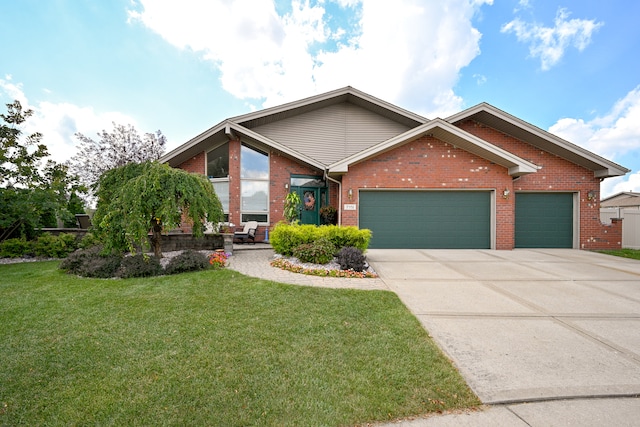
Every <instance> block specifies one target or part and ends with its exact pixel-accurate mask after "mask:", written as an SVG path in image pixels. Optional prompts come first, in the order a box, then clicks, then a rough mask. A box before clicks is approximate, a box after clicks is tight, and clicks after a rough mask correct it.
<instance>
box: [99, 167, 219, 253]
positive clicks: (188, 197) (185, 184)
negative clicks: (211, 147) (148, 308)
mask: <svg viewBox="0 0 640 427" xmlns="http://www.w3.org/2000/svg"><path fill="white" fill-rule="evenodd" d="M97 196H98V205H97V210H96V213H95V215H94V217H93V224H94V227H95V228H96V232H97V233H98V235H99V236H100V238H101V239H102V241H103V243H104V246H105V249H106V250H107V251H109V252H123V251H126V250H129V251H131V252H135V251H136V248H143V249H148V248H149V233H150V232H151V239H150V240H151V246H152V248H153V253H154V255H155V256H157V257H161V256H162V249H161V235H162V233H163V232H168V231H170V230H172V229H174V228H177V227H178V226H179V225H180V223H181V222H182V221H183V220H186V221H188V222H190V223H192V226H193V234H194V236H196V237H198V236H202V235H203V233H204V228H205V222H214V223H216V222H220V221H222V220H223V218H224V215H223V211H222V205H221V203H220V200H219V199H218V196H217V195H216V193H215V191H214V190H213V186H212V185H211V183H210V182H209V181H208V180H207V179H206V178H205V177H204V176H202V175H197V174H192V173H188V172H186V171H183V170H181V169H174V168H171V167H169V166H167V165H166V164H159V163H157V162H144V163H130V164H128V165H125V166H122V167H119V168H115V169H112V170H109V171H107V172H105V173H104V174H103V175H102V176H101V177H100V179H99V181H98V187H97Z"/></svg>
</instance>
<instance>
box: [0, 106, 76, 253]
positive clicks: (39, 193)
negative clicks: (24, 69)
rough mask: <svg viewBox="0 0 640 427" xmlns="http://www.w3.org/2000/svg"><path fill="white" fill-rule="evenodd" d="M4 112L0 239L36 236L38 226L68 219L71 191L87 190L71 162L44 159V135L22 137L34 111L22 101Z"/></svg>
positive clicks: (0, 136) (0, 139)
mask: <svg viewBox="0 0 640 427" xmlns="http://www.w3.org/2000/svg"><path fill="white" fill-rule="evenodd" d="M7 110H8V112H7V114H0V118H1V119H2V122H4V123H0V206H2V209H0V241H2V240H6V239H9V238H12V237H29V238H33V237H34V236H35V230H37V229H39V228H41V227H43V226H45V225H55V219H56V218H60V219H62V220H68V219H69V218H70V215H71V214H70V213H69V211H68V198H69V194H70V193H71V192H73V191H76V192H84V190H85V189H84V188H83V187H82V186H81V185H79V184H78V181H77V179H76V178H75V177H73V176H71V175H70V174H69V170H68V168H67V166H65V165H61V164H56V163H55V162H52V161H48V162H47V163H46V164H45V165H43V162H44V159H45V158H46V157H47V156H48V155H49V153H48V151H47V147H46V146H45V145H44V144H41V143H40V141H41V139H42V135H41V134H40V133H33V134H31V135H29V136H27V137H26V138H24V140H23V141H21V140H20V139H21V136H22V130H21V129H20V126H21V125H22V124H23V123H24V122H25V121H26V120H27V119H28V118H29V117H30V116H31V115H32V114H33V111H31V110H26V111H23V110H22V105H21V104H20V102H19V101H15V102H13V103H11V104H7Z"/></svg>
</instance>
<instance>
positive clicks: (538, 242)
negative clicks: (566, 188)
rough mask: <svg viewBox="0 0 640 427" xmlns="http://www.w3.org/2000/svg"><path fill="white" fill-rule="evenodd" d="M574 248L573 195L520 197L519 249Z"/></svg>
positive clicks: (517, 210) (517, 235)
mask: <svg viewBox="0 0 640 427" xmlns="http://www.w3.org/2000/svg"><path fill="white" fill-rule="evenodd" d="M572 247H573V194H572V193H516V248H572Z"/></svg>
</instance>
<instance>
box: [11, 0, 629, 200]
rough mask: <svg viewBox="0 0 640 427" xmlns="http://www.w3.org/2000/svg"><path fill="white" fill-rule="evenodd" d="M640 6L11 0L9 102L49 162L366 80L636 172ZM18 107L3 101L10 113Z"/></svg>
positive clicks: (194, 131)
mask: <svg viewBox="0 0 640 427" xmlns="http://www.w3.org/2000/svg"><path fill="white" fill-rule="evenodd" d="M638 18H640V2H630V1H628V0H608V1H602V0H562V1H556V0H394V1H393V2H391V1H385V0H296V1H291V0H181V1H179V2H177V1H172V0H109V1H98V0H0V40H2V41H3V43H2V50H1V51H0V102H1V103H2V104H6V103H9V102H12V101H13V100H14V99H18V100H19V101H20V102H21V103H22V104H23V106H25V107H28V108H31V109H32V110H33V111H34V115H33V117H32V118H31V119H30V120H29V121H28V122H27V124H26V125H25V128H24V131H25V133H30V132H35V131H38V132H41V133H42V134H43V139H42V142H43V143H45V144H46V145H47V146H48V147H49V151H50V153H51V158H52V159H54V160H56V161H59V162H62V161H65V160H66V159H68V158H70V157H71V156H73V154H75V150H76V147H77V145H78V144H79V140H78V139H77V138H76V137H75V134H76V133H78V132H79V133H82V134H84V135H86V136H88V137H91V138H96V139H97V133H98V132H99V131H101V130H103V129H104V130H107V131H110V130H111V129H112V128H113V125H112V123H113V122H115V123H118V124H132V125H134V126H135V127H136V128H137V129H138V131H139V132H140V133H146V132H155V131H157V130H160V131H161V132H162V133H163V134H164V135H165V136H166V137H167V140H168V141H167V149H168V151H169V150H171V149H173V148H176V147H178V146H179V145H181V144H183V143H184V142H186V141H188V140H189V139H191V138H193V137H195V136H197V135H198V134H200V133H202V132H204V131H206V130H207V129H209V128H210V127H212V126H214V125H215V124H217V123H219V122H220V121H222V120H224V119H226V118H229V117H233V116H236V115H240V114H245V113H248V112H251V111H255V110H259V109H262V108H265V107H270V106H274V105H279V104H282V103H285V102H289V101H294V100H298V99H301V98H304V97H307V96H311V95H315V94H319V93H323V92H327V91H331V90H334V89H339V88H342V87H345V86H353V87H355V88H357V89H359V90H361V91H364V92H366V93H368V94H370V95H372V96H375V97H377V98H380V99H382V100H384V101H388V102H391V103H393V104H396V105H398V106H400V107H403V108H405V109H408V110H411V111H413V112H416V113H419V114H421V115H423V116H425V117H428V118H436V117H442V118H445V117H447V116H449V115H451V114H453V113H456V112H459V111H461V110H463V109H465V108H468V107H471V106H474V105H476V104H478V103H480V102H488V103H489V104H492V105H494V106H495V107H498V108H500V109H502V110H504V111H506V112H508V113H510V114H512V115H515V116H517V117H519V118H520V119H522V120H525V121H527V122H529V123H531V124H533V125H535V126H538V127H539V128H542V129H545V130H548V131H550V132H552V133H554V134H556V135H558V136H560V137H562V138H564V139H567V140H568V141H570V142H572V143H574V144H577V145H579V146H581V147H583V148H586V149H588V150H590V151H593V152H594V153H596V154H599V155H601V156H603V157H605V158H607V159H609V160H612V161H614V162H616V163H618V164H620V165H622V166H624V167H626V168H628V169H631V172H630V173H629V174H627V175H626V176H624V177H619V178H610V179H606V180H605V181H604V182H603V183H602V187H601V197H607V196H610V195H612V194H616V193H618V192H621V191H638V192H640V25H638V23H637V22H638ZM2 110H3V112H6V109H2Z"/></svg>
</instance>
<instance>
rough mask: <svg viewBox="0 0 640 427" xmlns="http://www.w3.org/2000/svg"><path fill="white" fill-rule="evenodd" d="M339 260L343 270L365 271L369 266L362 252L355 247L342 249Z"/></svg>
mask: <svg viewBox="0 0 640 427" xmlns="http://www.w3.org/2000/svg"><path fill="white" fill-rule="evenodd" d="M337 260H338V264H340V268H341V269H342V270H353V271H364V270H365V268H366V266H367V263H366V261H365V256H364V255H363V254H362V251H360V249H358V248H354V247H353V246H345V247H344V248H342V249H340V252H338V256H337Z"/></svg>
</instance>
